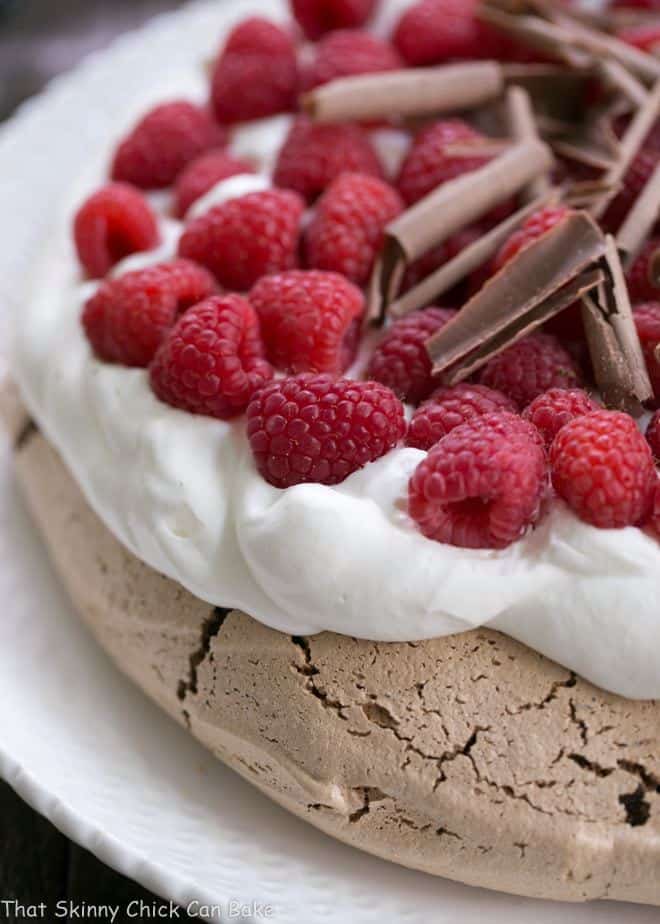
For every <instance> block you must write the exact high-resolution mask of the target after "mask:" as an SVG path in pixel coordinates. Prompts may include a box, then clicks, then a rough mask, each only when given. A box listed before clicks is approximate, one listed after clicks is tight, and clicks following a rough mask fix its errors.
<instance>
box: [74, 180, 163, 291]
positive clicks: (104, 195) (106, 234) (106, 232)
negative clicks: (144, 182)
mask: <svg viewBox="0 0 660 924" xmlns="http://www.w3.org/2000/svg"><path fill="white" fill-rule="evenodd" d="M73 237H74V241H75V244H76V250H77V252H78V259H79V260H80V262H81V264H82V266H83V268H84V270H85V272H86V273H87V275H88V276H91V277H92V278H98V277H100V276H105V274H106V273H107V272H108V270H110V269H112V267H113V266H114V265H115V263H118V262H119V261H120V260H123V258H124V257H127V256H128V255H129V254H132V253H136V252H137V251H142V250H151V248H152V247H155V246H156V245H157V244H158V241H159V239H160V236H159V234H158V224H157V222H156V216H155V215H154V213H153V212H152V210H151V207H150V206H149V203H148V202H147V200H146V199H145V198H144V196H143V195H142V194H141V193H140V192H138V190H137V189H135V188H134V187H133V186H129V185H128V184H126V183H108V184H107V185H106V186H102V187H101V189H99V190H97V191H96V192H95V193H93V194H92V195H91V196H90V197H89V199H86V200H85V202H83V204H82V205H81V206H80V208H79V209H78V211H77V212H76V216H75V218H74V221H73Z"/></svg>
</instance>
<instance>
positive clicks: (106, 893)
mask: <svg viewBox="0 0 660 924" xmlns="http://www.w3.org/2000/svg"><path fill="white" fill-rule="evenodd" d="M180 5H182V3H181V0H178V2H177V0H0V121H2V120H3V119H5V118H7V117H8V116H9V115H11V113H12V111H13V110H14V108H15V107H16V106H17V105H18V104H19V103H20V102H21V101H22V100H23V99H25V98H26V97H28V96H30V95H32V94H33V93H36V92H37V91H38V90H39V89H40V88H41V87H42V86H43V85H44V84H45V83H46V81H47V80H48V79H49V78H50V77H52V76H54V75H55V74H57V73H59V72H61V71H64V70H67V69H68V68H70V67H72V66H73V65H74V64H75V63H76V62H77V61H79V60H80V58H81V57H82V56H83V55H85V54H87V53H88V52H90V51H92V50H94V49H96V48H102V47H104V46H105V45H107V44H108V42H109V41H111V39H112V38H113V37H114V36H115V35H116V34H118V33H120V32H123V31H126V30H127V29H130V28H133V27H135V26H136V25H139V24H140V23H141V22H144V21H145V20H147V19H148V18H149V17H150V16H153V15H154V13H157V12H160V11H161V10H165V9H169V8H173V7H176V6H180ZM62 899H65V900H68V901H70V902H73V903H82V902H87V903H91V904H108V903H109V904H118V905H120V906H121V907H123V908H126V907H127V906H128V904H129V902H131V901H133V900H136V899H137V900H139V899H144V900H145V901H147V902H149V903H151V902H153V901H158V900H157V899H156V898H155V896H153V895H151V894H150V893H148V892H146V891H145V890H144V889H142V888H140V887H139V886H138V885H136V884H135V883H134V882H131V881H130V880H128V879H124V878H123V877H122V876H119V875H118V874H117V873H115V872H114V871H112V870H110V869H108V867H106V866H104V865H103V864H102V863H100V862H99V861H98V860H97V859H96V858H95V857H93V856H92V855H91V854H90V853H88V852H87V851H85V850H81V849H80V848H79V847H78V846H77V845H75V844H73V843H72V842H71V841H69V840H68V839H67V838H65V837H64V836H63V835H62V834H60V833H59V832H58V831H57V830H56V829H55V828H54V827H53V826H52V825H51V824H49V823H48V822H47V821H46V820H45V819H43V818H41V817H40V816H39V815H38V814H36V813H35V812H33V811H32V809H30V808H29V807H28V806H27V805H26V804H25V803H24V802H22V801H21V800H20V799H19V798H18V796H16V795H15V793H14V792H13V791H12V790H11V789H10V787H9V786H7V785H6V784H5V783H1V782H0V901H2V900H10V901H11V900H17V901H19V902H21V903H23V904H30V903H38V902H42V901H43V902H45V903H46V904H47V905H48V906H50V907H51V908H52V909H54V908H55V903H56V902H57V901H58V900H62ZM5 907H6V906H4V905H0V921H1V922H7V924H14V922H16V921H23V920H25V918H23V917H21V916H20V915H16V914H14V913H11V912H10V913H9V914H5V912H4V908H5ZM91 919H92V918H91V916H90V917H89V918H86V917H84V918H80V917H75V916H72V917H71V918H69V919H68V920H69V921H71V922H73V921H74V920H75V921H79V920H91ZM45 920H46V921H47V922H49V924H50V922H51V921H54V920H55V918H54V914H53V912H51V914H47V915H46V917H45ZM59 920H61V921H65V920H67V919H65V918H59ZM118 920H121V921H122V922H123V921H125V920H128V918H127V916H126V914H124V915H123V916H120V918H118ZM178 920H193V919H192V918H189V917H188V916H187V915H186V914H183V913H182V914H181V916H180V917H179V918H178Z"/></svg>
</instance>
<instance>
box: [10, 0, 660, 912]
mask: <svg viewBox="0 0 660 924" xmlns="http://www.w3.org/2000/svg"><path fill="white" fill-rule="evenodd" d="M396 5H397V6H398V7H401V6H402V5H405V2H404V3H403V4H402V3H401V0H397V3H396ZM250 12H251V13H257V12H258V13H261V14H266V15H272V16H283V15H284V4H283V3H282V2H280V0H224V2H222V0H213V2H204V3H193V4H190V5H187V6H186V7H185V8H184V9H183V10H181V11H179V12H177V13H174V14H169V15H167V16H165V17H162V18H159V19H157V20H155V21H153V22H152V23H151V24H150V25H149V26H148V27H147V28H145V29H143V30H142V31H140V32H137V33H134V34H131V35H130V36H127V37H126V38H124V39H122V40H120V41H119V42H117V43H115V44H114V45H113V46H112V47H111V48H109V49H108V50H106V51H104V52H102V53H101V54H98V55H95V56H94V57H93V58H91V59H89V60H88V61H86V62H85V64H84V65H83V66H81V67H80V68H78V69H77V70H76V71H75V72H73V73H72V74H70V75H67V76H66V77H64V78H61V79H59V80H57V81H56V82H55V83H53V84H52V85H51V86H50V87H49V89H48V90H47V92H45V93H44V94H43V95H41V96H40V97H38V98H37V99H35V100H33V101H31V102H30V103H29V104H28V105H26V106H25V107H23V109H22V110H21V112H20V113H19V114H18V116H17V117H15V118H14V119H13V120H12V122H10V123H9V124H8V125H7V126H6V127H5V128H4V129H3V130H2V132H0V308H1V313H0V317H1V318H2V323H3V328H2V329H3V331H4V330H6V320H7V317H8V315H9V314H10V313H11V312H15V311H18V312H20V306H21V302H22V300H24V299H25V298H26V297H28V296H27V293H28V290H29V284H28V280H29V278H30V275H31V269H32V267H33V266H34V263H35V261H36V260H37V259H38V253H39V248H40V242H41V240H42V239H43V235H44V234H46V233H48V228H49V223H50V222H51V221H52V215H53V214H54V212H55V211H56V210H57V208H58V204H59V202H60V197H61V195H62V193H63V191H66V190H67V188H70V186H71V185H72V184H73V183H75V181H76V178H77V177H78V176H79V175H80V174H82V173H85V171H86V170H87V168H88V165H89V162H90V161H92V160H95V159H98V158H99V157H102V156H103V155H104V154H105V153H107V151H108V150H109V149H110V145H111V143H112V140H113V139H115V138H116V137H117V134H118V131H119V129H118V126H120V127H121V128H123V127H124V126H125V124H126V121H127V119H126V113H127V107H129V105H130V108H131V110H134V108H135V104H136V97H137V96H140V98H144V100H145V101H147V100H148V101H149V102H152V101H155V100H156V99H157V98H158V95H159V94H160V95H161V96H167V95H168V94H170V93H171V92H173V91H174V90H175V88H176V85H177V78H176V75H177V74H178V73H179V72H181V71H184V72H185V71H186V69H189V67H190V64H191V62H192V63H195V62H197V63H200V62H202V61H203V60H204V59H206V58H208V57H209V56H210V55H211V53H212V52H213V51H214V50H215V48H216V47H217V44H218V41H219V37H220V36H221V34H222V33H223V32H224V31H225V30H226V29H227V27H228V25H229V24H231V23H233V22H235V21H236V20H238V19H240V18H242V17H243V16H245V15H246V14H247V13H250ZM163 87H165V89H163ZM3 344H6V337H5V336H3ZM0 450H1V451H0V772H1V773H2V775H3V776H4V777H5V778H6V779H7V780H8V781H9V782H10V783H11V785H12V786H13V787H14V788H15V789H16V790H17V791H18V792H19V793H20V795H21V796H23V798H25V799H26V800H27V801H28V802H29V803H30V804H31V805H33V806H34V807H35V808H36V809H37V810H38V811H40V812H42V813H43V814H44V815H46V816H47V817H48V818H50V819H51V821H53V822H54V824H55V825H57V826H58V828H60V829H61V830H62V831H63V832H64V833H65V834H67V835H68V836H69V837H71V838H73V839H74V840H76V841H78V842H79V843H80V844H82V845H83V846H85V847H87V848H89V849H90V850H92V851H93V852H94V853H95V854H97V855H98V856H99V857H100V858H101V859H102V860H104V861H105V862H106V863H109V864H110V865H111V866H113V867H115V868H116V869H118V870H120V871H121V872H122V873H124V874H126V875H128V876H131V877H133V878H134V879H137V880H139V881H140V882H141V883H143V884H144V885H145V886H146V887H148V888H150V889H152V890H153V891H154V892H156V893H158V894H159V895H162V896H163V897H165V898H168V899H172V900H174V901H177V902H180V903H181V904H183V905H187V904H188V903H189V902H191V901H201V902H204V903H208V904H216V905H218V904H219V905H220V906H221V907H222V909H223V911H224V916H223V918H222V920H232V918H231V917H230V911H231V910H232V907H233V909H234V910H236V908H235V906H230V902H232V901H236V902H240V903H243V904H248V905H249V904H250V903H258V904H259V905H261V908H259V907H256V908H255V909H254V910H255V911H256V912H257V913H256V914H254V915H253V917H252V918H247V919H253V920H259V919H260V918H259V911H260V910H263V906H265V905H268V906H271V908H272V916H271V920H273V921H276V922H278V924H285V922H292V924H297V922H303V921H304V922H305V924H330V922H337V924H345V922H348V921H350V922H352V924H373V922H383V924H384V922H401V924H429V922H433V924H450V922H451V924H473V922H474V924H483V922H484V921H488V924H529V922H530V921H534V922H535V924H550V922H559V921H562V922H565V921H566V920H570V921H571V922H572V924H596V922H598V924H614V922H620V921H622V920H625V921H626V922H627V924H651V922H657V920H658V911H657V909H656V910H653V909H649V908H642V907H634V906H625V907H624V906H621V905H618V906H617V905H611V904H599V905H597V906H595V905H592V906H572V907H571V908H570V909H567V908H566V907H565V906H563V907H562V906H559V905H554V904H552V903H549V902H535V901H531V900H525V899H515V898H510V897H507V896H504V895H499V894H495V893H491V892H486V891H483V890H478V889H470V888H466V887H463V886H459V885H454V884H451V883H448V882H445V881H442V880H438V879H434V878H432V877H430V876H425V875H423V874H421V873H414V872H410V871H408V870H404V869H401V868H398V867H394V866H391V865H389V864H386V863H384V862H381V861H379V860H377V859H374V858H372V857H369V856H366V855H364V854H361V853H359V852H358V851H356V850H353V849H351V848H349V847H345V846H343V845H341V844H339V843H336V842H335V841H333V840H331V839H330V838H328V837H325V836H324V835H322V834H320V833H319V832H317V831H316V830H314V829H313V828H311V827H308V826H307V825H305V824H303V823H302V822H300V821H298V820H296V819H295V818H293V817H290V816H288V815H287V814H286V813H285V812H284V811H282V810H281V809H279V808H277V807H276V806H274V805H272V804H271V803H270V802H269V801H268V800H267V799H266V798H265V797H263V796H262V795H260V794H259V793H257V792H256V791H255V790H253V789H252V788H251V787H249V786H248V784H247V783H244V782H243V781H242V780H240V779H239V778H238V777H237V776H235V775H234V774H233V773H232V772H231V771H229V770H227V769H225V768H224V767H223V766H221V765H220V764H218V763H216V762H215V761H214V760H213V759H212V757H211V756H210V755H208V754H207V753H206V752H205V751H203V750H202V749H201V748H200V747H199V746H198V745H196V744H195V742H194V741H192V740H191V739H190V738H189V737H188V736H187V735H186V734H185V733H184V732H183V731H182V730H181V729H179V728H178V727H177V726H176V725H175V724H174V723H173V722H171V721H170V720H169V719H168V718H166V717H165V716H164V715H161V714H160V713H159V712H158V710H157V709H156V708H155V707H154V706H152V705H151V703H149V702H148V701H147V700H146V699H145V698H144V697H143V696H142V695H141V694H140V693H139V692H138V691H137V690H135V689H134V688H133V687H132V686H131V684H130V683H129V682H128V681H127V680H125V679H124V677H123V676H121V675H120V674H119V673H118V672H117V671H116V670H115V669H114V668H113V667H112V666H111V664H110V663H109V662H108V661H107V660H106V658H105V656H104V655H103V653H102V652H101V651H100V650H99V649H98V648H97V647H96V646H95V644H94V643H93V641H92V640H91V638H90V637H89V636H88V634H87V633H86V631H85V630H84V629H83V628H82V626H81V625H79V623H78V622H77V620H76V618H75V615H74V614H73V612H72V607H71V605H70V603H69V601H68V599H67V598H66V596H65V595H64V593H63V591H62V589H61V588H60V586H59V585H58V582H57V579H56V578H55V576H54V575H53V572H52V571H51V569H50V566H49V564H48V561H47V558H46V554H45V551H44V549H43V547H42V545H41V542H40V540H39V538H38V536H37V535H36V533H35V531H34V530H33V528H32V526H31V524H30V522H29V521H28V518H27V515H26V513H25V511H24V509H23V507H22V505H21V503H20V501H19V499H18V498H17V496H16V491H15V486H14V484H13V480H12V474H11V468H10V459H9V449H8V446H7V445H6V444H5V443H2V445H1V447H0ZM38 898H39V896H35V899H38ZM233 919H234V920H236V919H237V918H236V917H234V918H233ZM243 919H244V920H245V919H246V916H245V915H244V916H243ZM215 920H218V917H217V916H216V918H215Z"/></svg>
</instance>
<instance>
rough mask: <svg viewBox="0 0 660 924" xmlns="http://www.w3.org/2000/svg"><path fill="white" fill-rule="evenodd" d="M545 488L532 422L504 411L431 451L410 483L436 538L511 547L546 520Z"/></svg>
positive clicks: (424, 523) (414, 509) (414, 511)
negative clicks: (529, 424) (543, 508)
mask: <svg viewBox="0 0 660 924" xmlns="http://www.w3.org/2000/svg"><path fill="white" fill-rule="evenodd" d="M530 429H532V428H530ZM545 483H546V465H545V456H544V453H543V449H542V448H541V447H540V446H539V444H538V443H537V442H536V441H535V440H534V438H533V437H532V436H531V435H530V433H529V431H528V430H526V428H525V422H524V421H522V420H521V419H520V418H519V417H516V416H514V415H513V414H508V413H507V412H505V411H499V412H497V413H494V414H487V415H486V416H480V417H478V418H476V419H474V420H471V421H468V422H467V423H464V424H461V425H460V426H458V427H455V428H454V429H453V430H452V431H451V432H450V433H449V434H448V435H447V436H445V437H444V438H443V439H441V440H440V442H439V443H437V444H436V445H435V446H434V447H433V448H432V449H431V450H430V452H429V454H428V455H427V456H426V458H425V459H424V460H423V461H422V462H420V464H419V465H418V466H417V468H416V469H415V471H414V472H413V475H412V478H411V479H410V482H409V485H408V509H409V512H410V516H411V517H412V518H413V519H414V520H415V522H416V523H417V524H418V526H419V527H420V529H421V531H422V532H423V533H424V535H425V536H427V537H428V538H429V539H435V540H436V541H437V542H445V543H448V544H450V545H456V546H460V547H462V548H470V549H503V548H505V547H506V546H508V545H510V544H511V543H512V542H515V541H516V540H517V539H520V537H521V536H522V535H523V534H524V533H525V531H526V530H527V529H528V527H529V526H531V525H532V523H534V521H535V520H536V518H537V517H538V514H539V510H540V505H541V500H542V497H543V494H544V489H545Z"/></svg>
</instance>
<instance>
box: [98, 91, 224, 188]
mask: <svg viewBox="0 0 660 924" xmlns="http://www.w3.org/2000/svg"><path fill="white" fill-rule="evenodd" d="M226 140H227V136H226V133H225V131H224V129H222V128H221V127H220V126H218V125H216V123H215V122H214V121H213V118H212V117H211V114H210V113H209V112H208V111H207V110H206V109H202V108H201V107H200V106H194V105H193V104H192V103H188V102H185V100H175V101H174V102H171V103H163V104H162V105H160V106H156V108H155V109H152V110H151V111H150V112H148V113H147V114H146V115H145V116H144V117H143V118H142V119H140V121H139V122H138V124H137V125H136V126H135V128H134V129H133V130H132V131H131V132H130V134H129V135H127V137H126V138H124V140H123V141H122V142H121V143H120V144H119V147H118V148H117V150H116V152H115V156H114V160H113V162H112V170H111V172H112V179H113V180H123V181H124V182H126V183H133V185H134V186H139V187H141V188H142V189H160V188H162V187H164V186H171V185H172V183H173V182H174V181H175V179H176V178H177V176H178V175H179V173H180V172H181V171H182V170H183V168H184V167H185V166H186V164H189V163H190V161H191V160H194V159H195V157H199V155H200V154H202V153H203V152H204V151H208V150H209V148H215V147H221V146H222V145H223V144H224V143H225V142H226Z"/></svg>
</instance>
